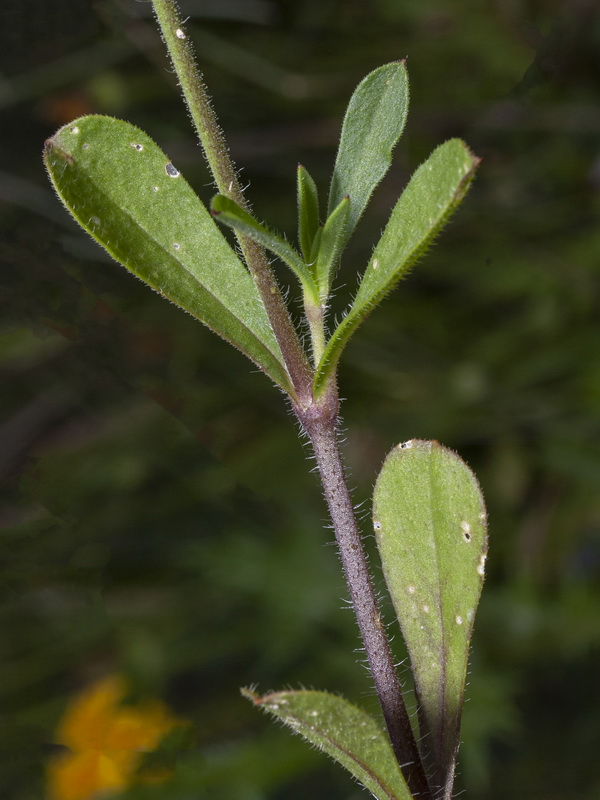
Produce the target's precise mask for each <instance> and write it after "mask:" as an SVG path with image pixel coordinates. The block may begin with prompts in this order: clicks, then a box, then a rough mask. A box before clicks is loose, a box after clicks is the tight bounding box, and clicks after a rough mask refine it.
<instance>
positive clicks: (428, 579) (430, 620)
mask: <svg viewBox="0 0 600 800" xmlns="http://www.w3.org/2000/svg"><path fill="white" fill-rule="evenodd" d="M373 527H374V530H375V536H376V540H377V546H378V548H379V553H380V555H381V561H382V565H383V572H384V575H385V580H386V583H387V586H388V589H389V591H390V595H391V598H392V601H393V604H394V608H395V610H396V614H397V616H398V620H399V622H400V626H401V628H402V634H403V636H404V640H405V642H406V645H407V647H408V651H409V653H410V660H411V665H412V672H413V676H414V679H415V686H416V690H417V695H418V700H419V722H420V734H421V736H420V738H421V741H422V742H423V747H424V748H425V751H426V752H425V753H424V755H425V758H426V763H427V764H428V765H429V767H430V769H431V772H432V788H434V789H439V790H440V796H441V797H444V798H448V797H450V796H451V791H452V782H453V777H454V767H455V761H456V752H457V749H458V742H459V728H460V716H461V711H462V706H463V699H464V689H465V679H466V672H467V658H468V650H469V641H470V638H471V632H472V630H473V619H474V616H475V609H476V608H477V603H478V601H479V595H480V593H481V587H482V584H483V576H484V568H485V561H486V557H487V518H486V512H485V506H484V501H483V496H482V494H481V490H480V488H479V484H478V483H477V479H476V478H475V476H474V475H473V473H472V472H471V470H470V469H469V468H468V467H467V465H466V464H465V463H464V462H463V461H461V459H460V458H459V457H458V456H457V455H456V453H453V452H452V451H451V450H448V449H446V448H445V447H442V446H441V445H439V444H438V443H437V442H426V441H421V440H417V439H415V440H412V441H410V442H405V443H404V444H401V445H398V447H396V448H394V449H393V450H392V451H391V453H390V454H389V455H388V457H387V458H386V460H385V463H384V465H383V467H382V469H381V472H380V473H379V476H378V478H377V482H376V485H375V492H374V495H373ZM436 796H437V795H436Z"/></svg>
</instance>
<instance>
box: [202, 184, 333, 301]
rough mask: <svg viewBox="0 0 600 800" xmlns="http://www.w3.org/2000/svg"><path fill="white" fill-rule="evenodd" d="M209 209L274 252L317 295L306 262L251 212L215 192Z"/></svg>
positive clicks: (229, 224) (235, 229)
mask: <svg viewBox="0 0 600 800" xmlns="http://www.w3.org/2000/svg"><path fill="white" fill-rule="evenodd" d="M210 210H211V212H212V214H213V216H214V217H215V218H216V219H218V220H219V222H222V223H223V224H224V225H228V226H229V227H230V228H232V229H233V230H234V231H237V232H238V233H241V234H243V235H244V236H249V237H250V238H251V239H254V241H255V242H258V243H259V244H261V245H262V246H263V247H266V248H267V249H268V250H270V251H271V252H272V253H274V254H275V255H276V256H277V257H278V258H280V259H281V260H282V261H283V263H284V264H287V265H288V267H289V268H290V269H291V270H292V272H294V273H295V275H296V277H297V278H298V280H299V281H300V284H301V285H302V286H303V287H304V288H305V289H306V290H307V291H309V292H310V293H311V294H312V295H313V296H314V297H316V296H317V290H316V286H315V282H314V280H313V278H312V275H311V274H310V272H309V271H308V268H307V266H306V264H305V263H304V261H303V260H302V259H301V258H300V256H299V255H298V253H297V252H296V251H295V250H294V248H293V247H292V246H291V245H290V244H288V243H287V242H286V241H285V239H283V238H282V237H281V236H279V235H278V234H277V233H275V232H274V231H272V230H270V229H269V228H267V227H266V226H265V225H261V224H260V222H257V221H256V220H255V219H254V217H253V216H252V214H249V213H248V212H247V211H245V210H244V209H243V208H240V206H239V205H238V204H237V203H236V202H235V201H234V200H232V199H231V198H229V197H225V195H223V194H217V195H215V197H213V199H212V200H211V204H210Z"/></svg>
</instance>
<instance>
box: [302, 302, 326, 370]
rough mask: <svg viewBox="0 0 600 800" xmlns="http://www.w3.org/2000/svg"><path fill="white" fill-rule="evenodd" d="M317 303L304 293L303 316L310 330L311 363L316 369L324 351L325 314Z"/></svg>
mask: <svg viewBox="0 0 600 800" xmlns="http://www.w3.org/2000/svg"><path fill="white" fill-rule="evenodd" d="M324 311H325V310H324V308H323V306H322V305H321V303H320V302H319V301H315V300H314V299H313V298H312V297H310V296H309V295H308V293H307V292H306V290H305V291H304V314H305V316H306V320H307V322H308V327H309V329H310V341H311V344H312V361H313V366H314V368H315V369H316V368H317V367H318V365H319V361H320V360H321V356H322V355H323V352H324V350H325V313H324Z"/></svg>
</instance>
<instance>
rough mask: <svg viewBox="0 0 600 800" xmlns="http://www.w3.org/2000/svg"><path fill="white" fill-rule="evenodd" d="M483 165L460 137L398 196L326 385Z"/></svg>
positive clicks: (326, 370)
mask: <svg viewBox="0 0 600 800" xmlns="http://www.w3.org/2000/svg"><path fill="white" fill-rule="evenodd" d="M478 164H479V159H477V158H476V157H475V156H474V155H473V154H472V153H471V151H470V150H469V149H468V147H467V146H466V145H465V144H464V142H461V141H460V140H459V139H451V140H450V141H448V142H445V144H442V145H440V147H438V148H437V149H436V150H434V151H433V153H432V154H431V155H430V156H429V158H428V159H427V161H425V163H424V164H421V166H420V167H419V168H418V169H417V171H416V172H415V174H414V175H413V176H412V178H411V179H410V181H409V183H408V186H407V187H406V189H405V190H404V191H403V192H402V194H401V195H400V199H399V200H398V202H397V203H396V206H395V207H394V210H393V211H392V214H391V216H390V219H389V222H388V224H387V225H386V227H385V230H384V232H383V234H382V236H381V239H380V240H379V242H378V244H377V247H376V248H375V251H374V252H373V255H372V257H371V260H370V261H369V265H368V267H367V270H366V272H365V274H364V275H363V278H362V281H361V284H360V287H359V289H358V292H357V294H356V297H355V299H354V302H353V304H352V306H351V308H350V310H349V311H348V313H347V314H346V316H345V317H344V319H343V320H342V322H341V323H340V324H339V326H338V327H337V329H336V330H335V331H334V333H333V335H332V337H331V339H330V340H329V342H328V344H327V347H326V349H325V352H324V353H323V357H322V359H321V363H320V364H319V368H318V370H317V374H316V377H315V393H316V394H317V395H318V394H320V393H321V391H322V390H323V387H324V386H325V384H326V382H327V379H328V377H329V376H330V375H331V373H332V372H333V371H334V370H335V368H336V366H337V362H338V360H339V358H340V355H341V353H342V350H343V349H344V347H345V346H346V343H347V342H348V339H349V338H350V337H351V336H352V334H353V333H354V331H355V330H356V329H357V328H358V326H359V325H360V323H361V322H362V321H363V320H364V319H365V318H366V317H367V316H368V314H369V313H370V312H371V311H372V310H373V308H375V306H376V305H377V304H378V303H380V302H381V301H382V300H383V298H384V297H385V296H386V295H387V294H388V293H389V292H390V291H391V290H392V289H393V288H394V287H395V286H396V284H397V283H398V282H399V280H400V279H401V278H402V277H403V276H404V275H405V274H406V273H407V272H408V270H409V269H410V267H411V266H412V265H413V264H414V263H415V262H416V261H417V260H418V259H419V258H420V257H421V256H422V255H423V254H424V253H425V252H426V250H427V248H428V246H429V245H430V244H431V242H432V241H433V239H434V238H435V236H436V235H437V234H438V233H439V232H440V230H441V229H442V228H443V226H444V225H445V224H446V222H448V220H449V218H450V216H451V215H452V213H453V212H454V211H455V210H456V209H457V208H458V206H459V204H460V202H461V200H462V199H463V198H464V196H465V194H466V192H467V190H468V188H469V185H470V183H471V180H472V178H473V175H474V173H475V169H476V168H477V165H478Z"/></svg>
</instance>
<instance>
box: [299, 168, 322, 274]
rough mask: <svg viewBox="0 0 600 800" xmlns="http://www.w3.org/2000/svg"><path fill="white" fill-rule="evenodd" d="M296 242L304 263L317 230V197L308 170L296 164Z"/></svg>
mask: <svg viewBox="0 0 600 800" xmlns="http://www.w3.org/2000/svg"><path fill="white" fill-rule="evenodd" d="M296 181H297V192H298V242H299V244H300V250H301V251H302V255H303V256H304V260H305V261H306V262H309V261H310V254H311V251H312V246H313V242H314V240H315V236H316V235H317V231H318V230H319V195H318V193H317V186H316V184H315V182H314V180H313V179H312V177H311V176H310V174H309V172H308V170H307V169H306V168H305V167H303V166H302V164H298V172H297V175H296Z"/></svg>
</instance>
